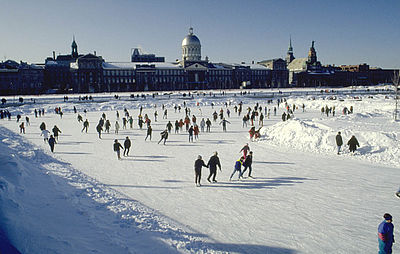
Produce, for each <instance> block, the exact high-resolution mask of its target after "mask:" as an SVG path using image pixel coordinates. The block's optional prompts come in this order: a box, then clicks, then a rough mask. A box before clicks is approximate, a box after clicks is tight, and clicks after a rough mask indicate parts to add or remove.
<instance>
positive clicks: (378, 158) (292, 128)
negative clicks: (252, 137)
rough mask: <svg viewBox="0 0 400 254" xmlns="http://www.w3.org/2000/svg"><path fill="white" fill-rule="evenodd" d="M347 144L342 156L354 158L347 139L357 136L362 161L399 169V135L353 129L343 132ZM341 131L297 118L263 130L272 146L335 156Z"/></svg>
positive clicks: (264, 135) (265, 137) (360, 115)
mask: <svg viewBox="0 0 400 254" xmlns="http://www.w3.org/2000/svg"><path fill="white" fill-rule="evenodd" d="M350 117H351V118H353V119H354V118H365V117H367V118H370V117H373V116H371V115H365V114H360V113H358V114H356V115H352V116H350ZM340 131H341V133H342V137H343V142H344V145H343V146H342V154H343V155H345V156H347V155H350V153H349V152H348V149H347V145H346V144H347V140H348V139H349V138H350V137H351V136H352V135H355V136H356V138H357V139H358V141H359V143H360V148H358V150H357V152H356V156H355V157H358V158H363V159H366V160H369V161H372V162H375V163H382V164H388V165H392V166H396V167H399V165H400V143H399V137H398V134H397V133H396V132H385V131H366V130H360V129H359V130H356V131H354V132H353V131H352V130H351V129H350V128H349V127H348V128H345V129H341V130H340ZM337 132H338V130H337V129H334V128H332V127H329V126H327V125H324V124H321V123H318V122H316V120H299V119H297V118H295V119H291V120H289V121H285V122H279V123H276V124H274V125H271V126H268V127H263V128H262V129H261V135H262V139H261V141H262V140H264V142H268V143H270V144H273V145H276V146H280V147H286V148H289V149H296V150H301V151H304V152H312V153H323V154H335V153H336V149H337V148H336V142H335V136H336V134H337Z"/></svg>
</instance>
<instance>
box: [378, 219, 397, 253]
mask: <svg viewBox="0 0 400 254" xmlns="http://www.w3.org/2000/svg"><path fill="white" fill-rule="evenodd" d="M383 218H384V219H385V220H384V221H382V222H381V224H379V227H378V242H379V254H390V253H392V245H393V243H394V236H393V232H394V226H393V224H392V215H390V214H388V213H385V214H384V215H383Z"/></svg>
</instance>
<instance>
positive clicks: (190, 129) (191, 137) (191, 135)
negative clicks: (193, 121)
mask: <svg viewBox="0 0 400 254" xmlns="http://www.w3.org/2000/svg"><path fill="white" fill-rule="evenodd" d="M193 132H194V130H193V125H191V126H190V128H189V130H188V133H189V142H193Z"/></svg>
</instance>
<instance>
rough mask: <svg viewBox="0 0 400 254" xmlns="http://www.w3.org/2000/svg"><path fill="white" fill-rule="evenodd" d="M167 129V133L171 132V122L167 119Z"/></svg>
mask: <svg viewBox="0 0 400 254" xmlns="http://www.w3.org/2000/svg"><path fill="white" fill-rule="evenodd" d="M167 129H168V133H171V130H172V123H171V121H168V123H167Z"/></svg>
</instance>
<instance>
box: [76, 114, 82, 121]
mask: <svg viewBox="0 0 400 254" xmlns="http://www.w3.org/2000/svg"><path fill="white" fill-rule="evenodd" d="M76 118H77V119H78V123H80V122H83V118H82V116H81V115H80V114H78V116H77V117H76Z"/></svg>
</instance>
